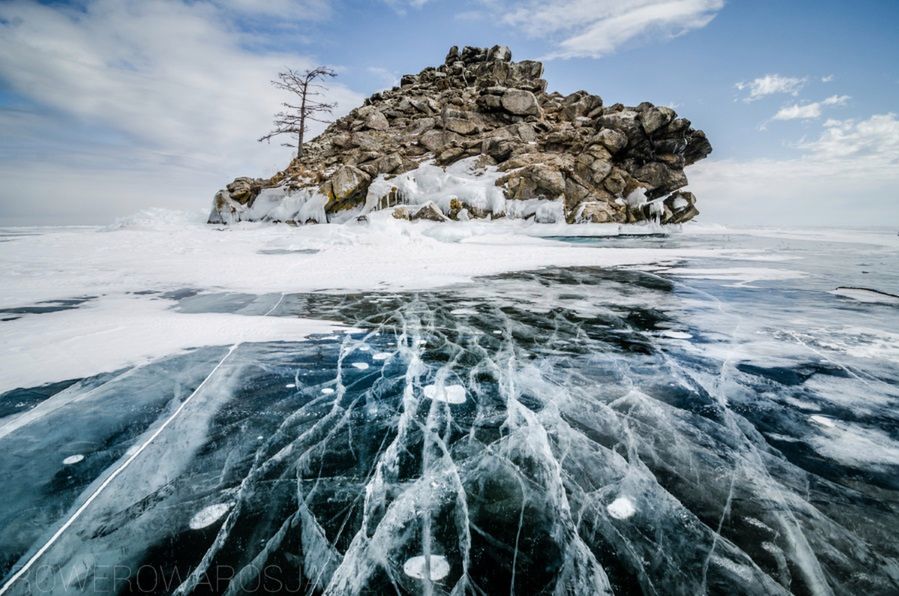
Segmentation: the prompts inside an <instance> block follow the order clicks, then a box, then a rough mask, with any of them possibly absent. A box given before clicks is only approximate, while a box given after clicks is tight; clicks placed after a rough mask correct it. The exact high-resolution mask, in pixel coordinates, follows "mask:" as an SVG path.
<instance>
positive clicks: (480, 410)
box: [0, 268, 899, 594]
mask: <svg viewBox="0 0 899 596" xmlns="http://www.w3.org/2000/svg"><path fill="white" fill-rule="evenodd" d="M759 292H762V293H763V295H764V301H761V300H760V299H759V296H760V294H759ZM809 295H817V294H816V293H815V292H813V291H808V292H807V293H805V294H803V290H801V289H799V288H797V287H781V288H778V287H776V286H773V285H769V286H768V287H766V288H765V289H764V290H760V289H756V288H739V287H722V286H721V285H720V284H717V285H716V284H715V283H713V282H704V281H699V282H691V283H690V284H689V285H688V284H685V283H684V282H683V281H681V280H678V279H677V278H674V277H665V276H659V275H656V274H652V273H643V272H639V271H626V270H616V271H602V270H597V269H592V268H574V269H558V270H552V269H551V270H546V271H540V272H530V273H518V274H509V275H503V276H497V277H493V278H489V279H483V280H478V281H477V282H475V283H472V284H469V285H464V286H458V287H454V288H451V289H447V290H440V291H432V292H418V293H410V294H405V293H365V294H348V295H324V294H296V295H285V296H280V295H267V296H257V295H251V294H210V293H185V294H184V295H181V296H179V297H178V298H177V299H178V301H179V302H178V308H179V309H180V310H182V311H184V312H241V313H244V314H266V313H268V314H270V315H271V316H280V317H305V318H320V319H329V320H335V321H340V322H343V323H345V324H347V325H350V326H353V327H355V328H358V329H360V330H361V331H359V332H354V333H335V334H331V335H320V336H316V337H313V338H310V339H309V340H307V341H301V342H273V343H264V344H245V345H240V346H238V347H236V348H235V349H234V350H233V351H231V352H230V353H229V352H228V351H227V349H224V348H206V349H202V350H197V351H194V352H192V353H190V354H187V355H182V356H178V357H172V358H169V359H163V360H161V361H159V362H155V363H153V364H150V365H147V366H145V367H142V368H140V369H134V370H133V371H124V372H122V373H119V374H117V375H114V376H109V377H108V378H105V379H104V380H103V382H100V383H93V384H90V385H88V384H86V383H87V382H86V381H82V382H81V383H76V384H73V385H72V386H70V387H67V388H62V389H61V390H59V391H57V392H56V393H55V394H54V395H53V396H52V397H48V398H45V399H43V400H41V399H36V400H35V401H36V405H35V407H33V408H32V409H31V410H30V411H29V413H30V414H31V415H32V416H34V418H33V419H32V420H31V421H29V422H27V423H21V422H20V424H19V426H17V427H16V428H14V429H12V430H9V429H8V432H7V433H6V434H5V435H0V449H3V450H4V453H7V454H9V456H7V457H6V458H4V459H3V460H2V463H0V467H2V469H0V471H2V473H3V474H4V475H5V476H4V477H15V478H16V482H15V483H10V484H11V485H13V486H14V490H13V491H12V492H11V493H8V494H7V498H6V499H4V500H3V502H2V503H0V528H2V529H0V552H2V553H3V558H2V560H0V562H2V565H3V567H2V569H3V571H4V572H6V573H10V574H11V573H13V572H14V571H15V569H17V568H18V567H19V566H21V565H22V564H23V563H24V561H26V560H27V559H28V557H27V555H28V553H29V552H31V553H33V552H34V551H35V550H36V549H37V548H38V547H40V546H41V545H43V544H46V543H47V542H48V540H49V539H50V537H51V535H52V534H53V532H54V531H55V529H57V528H58V527H59V526H60V525H61V524H62V521H61V520H66V519H68V516H70V515H71V513H72V511H73V508H74V507H77V506H78V504H79V503H81V502H83V501H84V499H85V498H87V495H91V494H94V491H95V489H96V488H97V486H98V485H99V484H100V483H102V481H103V479H104V478H105V477H107V476H108V475H109V474H110V472H111V470H114V469H116V468H117V466H118V465H120V464H121V462H122V461H124V460H126V459H127V458H129V457H130V454H133V453H135V451H134V450H135V449H139V448H140V449H143V450H142V451H141V452H140V454H139V455H138V456H137V457H135V458H134V459H133V461H132V462H131V463H130V465H129V466H128V467H127V468H125V469H124V470H123V471H122V472H121V473H119V474H118V475H117V477H116V478H115V479H114V480H113V481H112V482H111V483H109V484H108V486H107V487H106V488H105V489H104V490H103V491H101V492H100V493H99V494H98V495H97V496H96V497H95V498H94V500H93V501H92V502H91V504H90V506H89V507H88V508H86V509H85V510H84V512H83V513H82V514H81V515H80V516H79V517H78V518H77V519H76V520H75V521H74V522H73V523H72V524H71V526H70V527H68V528H67V529H66V531H65V532H63V533H62V534H61V535H60V536H59V537H58V538H57V539H56V540H55V541H54V542H53V543H52V545H51V546H50V547H49V548H48V549H47V551H46V552H45V553H44V554H43V555H42V557H41V559H40V565H36V566H34V567H33V568H32V569H31V570H29V572H28V573H27V574H25V575H24V576H23V577H22V578H21V579H18V580H17V582H16V583H14V584H13V585H12V587H11V593H23V594H24V593H28V590H29V589H31V588H34V587H35V586H39V585H40V586H42V587H49V588H51V589H50V591H51V592H56V593H62V592H66V593H69V592H88V593H91V592H94V593H95V592H106V593H123V594H124V593H160V594H168V593H173V592H177V593H184V594H191V593H192V594H211V593H233V594H240V593H259V592H263V591H266V590H267V591H275V592H277V591H281V592H286V591H293V592H302V593H313V594H317V593H328V594H375V593H409V594H418V593H432V594H450V593H455V594H463V593H472V594H503V593H510V592H512V591H514V592H516V593H525V594H531V593H567V594H601V593H612V592H614V593H617V594H656V593H664V594H699V593H711V594H722V593H727V594H778V593H784V594H785V593H795V594H817V593H827V592H828V591H832V592H834V593H868V594H890V593H896V591H897V590H899V563H897V558H899V547H897V543H896V541H895V536H896V535H897V533H899V521H897V520H899V516H897V515H896V513H897V505H899V499H897V495H899V492H897V491H899V486H897V485H896V482H895V478H896V477H899V465H897V464H899V461H893V460H892V459H891V454H892V453H893V451H892V450H895V449H897V445H899V432H897V414H896V412H897V411H899V410H897V408H896V405H897V402H899V394H897V390H896V386H897V382H899V367H897V364H896V362H895V361H892V360H890V359H889V358H878V357H871V356H869V355H868V352H866V347H869V346H871V345H876V343H875V342H876V341H878V337H879V336H878V335H877V334H876V333H875V332H874V331H873V330H871V329H870V326H869V327H868V328H864V327H863V326H862V325H861V324H860V323H861V322H862V321H864V320H865V317H866V316H867V315H866V314H865V313H864V312H862V311H855V310H850V311H842V310H841V311H836V310H834V308H835V307H834V305H835V304H836V298H835V297H834V302H821V301H816V302H815V304H814V305H811V304H810V305H806V311H807V312H808V314H809V317H811V318H812V319H813V320H817V321H819V322H821V325H820V326H819V327H820V328H818V327H814V326H810V325H809V324H808V322H806V321H797V320H796V317H795V311H796V308H797V305H796V300H797V296H799V297H800V298H801V297H802V296H809ZM753 302H754V303H755V304H763V305H764V308H756V309H755V310H750V307H749V306H747V305H750V304H753ZM872 308H873V307H872ZM816 309H818V310H816ZM834 312H839V313H840V314H839V316H840V317H842V318H841V319H840V320H839V321H835V320H833V317H834V316H837V315H834ZM868 314H870V311H869V313H868ZM828 315H829V316H830V317H831V318H830V319H828V318H827V316H828ZM825 323H826V324H833V325H837V326H838V327H839V329H840V331H839V333H837V332H829V331H828V329H829V328H827V327H826V326H825V325H824V324H825ZM865 329H867V331H866V330H865ZM880 331H881V332H883V333H886V332H896V331H897V330H895V329H892V328H885V329H881V330H880ZM201 384H202V386H201ZM198 387H201V388H200V389H199V391H196V393H195V390H196V389H197V388H198ZM60 396H62V397H60ZM190 396H193V397H192V398H190V399H189V400H188V397H190ZM54 400H55V401H54ZM51 405H52V406H53V407H52V408H51V407H49V406H51ZM182 406H183V409H182V410H181V411H180V412H178V415H177V416H175V417H174V418H173V417H172V416H173V413H175V412H176V411H177V408H179V407H182ZM9 418H11V419H13V420H21V419H17V418H16V417H15V416H11V417H9ZM166 420H171V422H170V423H169V424H168V426H166V428H165V429H164V430H163V431H162V432H161V433H159V434H158V435H157V436H156V437H155V438H153V440H152V441H150V442H148V439H149V438H150V437H151V436H152V433H153V432H154V429H158V428H159V427H160V426H161V425H162V424H163V421H166ZM3 422H4V419H0V424H3ZM0 429H2V427H0ZM142 446H143V447H142ZM76 455H83V456H84V458H83V459H81V460H79V461H77V462H76V463H71V464H64V463H62V462H63V460H64V459H66V458H71V457H73V456H76ZM23 557H24V558H23ZM423 562H428V564H427V565H425V564H424V563H423ZM7 577H9V576H7ZM428 578H434V579H433V580H429V579H428ZM88 580H89V581H88ZM85 586H87V587H85ZM97 586H100V588H97Z"/></svg>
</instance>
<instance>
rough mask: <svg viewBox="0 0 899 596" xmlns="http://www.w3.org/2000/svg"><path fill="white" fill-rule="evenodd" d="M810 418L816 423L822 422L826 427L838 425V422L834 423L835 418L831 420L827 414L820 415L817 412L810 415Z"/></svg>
mask: <svg viewBox="0 0 899 596" xmlns="http://www.w3.org/2000/svg"><path fill="white" fill-rule="evenodd" d="M809 420H811V421H812V422H814V423H815V424H820V425H821V426H823V427H826V428H834V427H836V424H834V423H833V420H831V419H830V418H827V417H826V416H819V415H817V414H815V415H813V416H809Z"/></svg>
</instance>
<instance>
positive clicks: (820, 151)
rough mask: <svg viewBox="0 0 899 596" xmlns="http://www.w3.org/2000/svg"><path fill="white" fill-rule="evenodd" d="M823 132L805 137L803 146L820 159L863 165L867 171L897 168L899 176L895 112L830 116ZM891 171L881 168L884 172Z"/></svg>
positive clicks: (897, 129) (829, 161)
mask: <svg viewBox="0 0 899 596" xmlns="http://www.w3.org/2000/svg"><path fill="white" fill-rule="evenodd" d="M824 126H825V129H824V132H823V133H822V134H821V136H820V137H819V138H817V139H815V140H813V141H804V142H802V143H800V144H799V147H800V148H801V149H803V150H805V151H806V152H807V153H808V155H809V156H810V157H812V158H814V159H816V160H820V161H821V162H826V163H837V164H843V165H844V166H846V165H849V164H852V165H854V166H863V171H865V174H866V175H867V174H871V175H878V174H877V173H875V172H869V171H868V170H872V169H880V170H882V169H893V172H891V173H890V174H891V175H892V176H893V177H896V178H899V172H897V171H896V170H895V168H897V167H899V120H897V119H896V115H895V114H892V113H890V114H878V115H875V116H871V117H870V118H868V119H867V120H861V121H858V120H854V119H849V120H828V121H826V122H825V123H824ZM884 173H887V172H880V174H884Z"/></svg>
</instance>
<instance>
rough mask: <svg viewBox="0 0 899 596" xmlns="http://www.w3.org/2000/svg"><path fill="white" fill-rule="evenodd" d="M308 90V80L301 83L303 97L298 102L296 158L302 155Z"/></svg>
mask: <svg viewBox="0 0 899 596" xmlns="http://www.w3.org/2000/svg"><path fill="white" fill-rule="evenodd" d="M308 90H309V81H306V83H305V84H304V85H303V97H302V100H301V102H300V132H299V133H298V135H299V138H298V139H297V159H299V158H301V157H303V133H305V132H306V92H307V91H308Z"/></svg>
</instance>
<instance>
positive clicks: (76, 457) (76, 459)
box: [62, 453, 84, 466]
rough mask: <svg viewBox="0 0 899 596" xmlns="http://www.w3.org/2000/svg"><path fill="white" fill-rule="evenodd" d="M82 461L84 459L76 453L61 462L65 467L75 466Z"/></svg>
mask: <svg viewBox="0 0 899 596" xmlns="http://www.w3.org/2000/svg"><path fill="white" fill-rule="evenodd" d="M83 459H84V456H83V455H81V454H80V453H76V454H75V455H70V456H69V457H67V458H65V459H64V460H62V463H64V464H65V465H67V466H71V465H72V464H77V463H78V462H80V461H81V460H83Z"/></svg>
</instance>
